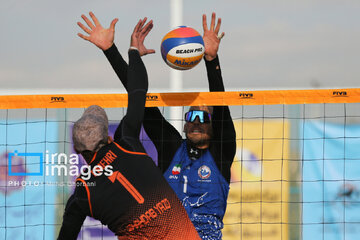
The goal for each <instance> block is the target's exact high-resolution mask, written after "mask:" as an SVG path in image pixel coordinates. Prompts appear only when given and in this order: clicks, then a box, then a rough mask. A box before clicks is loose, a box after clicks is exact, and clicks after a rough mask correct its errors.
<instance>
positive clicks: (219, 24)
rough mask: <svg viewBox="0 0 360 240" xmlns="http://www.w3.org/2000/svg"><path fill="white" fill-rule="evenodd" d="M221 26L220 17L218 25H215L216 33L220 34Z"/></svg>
mask: <svg viewBox="0 0 360 240" xmlns="http://www.w3.org/2000/svg"><path fill="white" fill-rule="evenodd" d="M220 26H221V18H218V21H217V24H216V27H215V33H216V35H218V34H219V31H220Z"/></svg>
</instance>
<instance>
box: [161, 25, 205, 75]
mask: <svg viewBox="0 0 360 240" xmlns="http://www.w3.org/2000/svg"><path fill="white" fill-rule="evenodd" d="M204 51H205V47H204V41H203V38H202V37H201V35H200V34H199V33H198V32H197V31H196V30H195V29H193V28H191V27H187V26H180V27H177V28H175V29H173V30H171V31H170V32H168V33H167V34H166V35H165V36H164V38H163V39H162V41H161V55H162V58H163V59H164V61H165V63H166V64H167V65H169V66H170V67H172V68H174V69H178V70H188V69H191V68H193V67H195V66H196V65H197V64H198V63H199V62H200V61H201V59H202V57H203V56H204Z"/></svg>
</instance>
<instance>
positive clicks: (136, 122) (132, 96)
mask: <svg viewBox="0 0 360 240" xmlns="http://www.w3.org/2000/svg"><path fill="white" fill-rule="evenodd" d="M127 79H128V82H127V91H128V107H127V111H126V115H125V116H124V118H123V119H122V122H121V123H120V125H119V127H118V129H117V130H116V138H115V141H116V140H117V138H121V139H122V140H123V141H125V142H126V143H127V145H129V146H130V147H131V148H132V149H129V150H136V151H139V147H140V145H141V143H140V140H139V134H140V130H141V125H142V122H143V118H144V108H145V100H146V93H147V90H148V78H147V72H146V68H145V65H144V63H143V61H142V59H141V57H140V54H139V51H137V50H130V51H129V67H128V71H127ZM119 132H120V133H119ZM139 143H140V144H139ZM141 150H142V151H143V148H142V147H141Z"/></svg>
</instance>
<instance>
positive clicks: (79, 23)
mask: <svg viewBox="0 0 360 240" xmlns="http://www.w3.org/2000/svg"><path fill="white" fill-rule="evenodd" d="M77 24H78V26H79V27H80V28H81V29H82V30H84V32H86V33H87V34H89V35H90V34H91V30H90V29H89V28H87V27H86V26H85V25H84V24H82V23H81V22H78V23H77Z"/></svg>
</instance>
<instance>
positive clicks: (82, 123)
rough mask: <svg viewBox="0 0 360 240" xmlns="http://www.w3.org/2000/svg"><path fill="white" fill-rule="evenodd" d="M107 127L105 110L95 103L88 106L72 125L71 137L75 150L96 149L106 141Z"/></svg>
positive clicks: (93, 150) (94, 150) (92, 150)
mask: <svg viewBox="0 0 360 240" xmlns="http://www.w3.org/2000/svg"><path fill="white" fill-rule="evenodd" d="M108 127H109V123H108V117H107V115H106V112H105V110H104V109H103V108H102V107H100V106H97V105H92V106H90V107H88V108H87V109H86V110H85V111H84V113H83V115H82V116H81V118H80V119H79V120H77V121H76V122H75V124H74V126H73V130H72V138H73V143H74V148H75V150H76V151H78V152H83V151H86V150H87V151H91V152H96V151H98V150H99V149H100V148H101V147H102V146H103V145H105V144H106V142H107V138H108Z"/></svg>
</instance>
